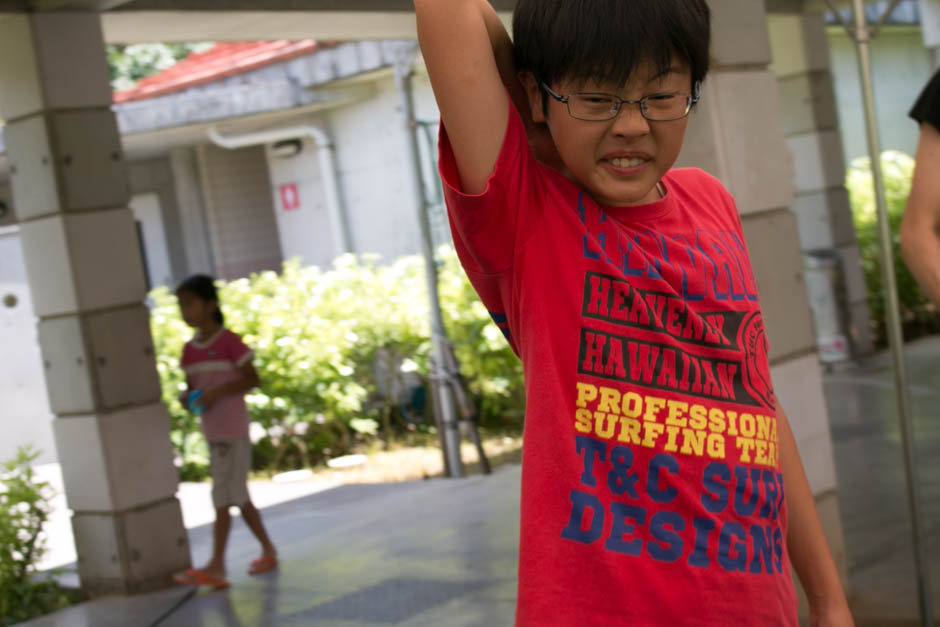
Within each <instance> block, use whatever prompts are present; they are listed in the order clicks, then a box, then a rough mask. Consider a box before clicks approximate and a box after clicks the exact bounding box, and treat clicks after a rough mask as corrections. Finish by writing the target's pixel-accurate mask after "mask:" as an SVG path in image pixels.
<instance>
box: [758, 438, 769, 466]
mask: <svg viewBox="0 0 940 627" xmlns="http://www.w3.org/2000/svg"><path fill="white" fill-rule="evenodd" d="M756 449H757V450H756V451H755V452H754V463H755V464H760V465H761V466H769V465H770V464H769V463H768V462H769V460H768V458H767V442H764V441H763V440H757V442H756Z"/></svg>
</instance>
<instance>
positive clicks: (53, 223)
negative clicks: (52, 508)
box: [0, 13, 189, 595]
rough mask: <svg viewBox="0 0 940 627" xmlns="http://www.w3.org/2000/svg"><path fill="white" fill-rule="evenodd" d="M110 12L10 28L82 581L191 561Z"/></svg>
mask: <svg viewBox="0 0 940 627" xmlns="http://www.w3.org/2000/svg"><path fill="white" fill-rule="evenodd" d="M110 103H111V90H110V86H109V80H108V69H107V65H106V63H105V58H104V42H103V39H102V34H101V26H100V21H99V16H98V15H97V14H94V13H35V14H29V15H27V14H19V15H13V16H10V17H7V18H6V19H4V20H0V115H2V116H3V118H4V119H5V120H6V121H7V125H6V129H5V133H6V143H7V150H8V153H9V163H10V174H11V176H10V181H11V186H12V190H13V198H14V200H15V202H16V208H17V217H18V220H19V223H20V234H21V237H22V245H23V253H24V258H25V261H26V269H27V273H28V276H29V283H30V288H31V291H32V295H33V303H34V308H35V312H36V315H37V316H38V317H39V342H40V347H41V350H42V357H43V365H44V368H45V376H46V383H47V388H48V392H49V403H50V406H51V408H52V411H53V413H54V414H55V415H56V418H55V420H54V422H53V430H54V432H55V439H56V446H57V449H58V456H59V461H60V462H61V464H62V474H63V476H64V478H65V489H66V497H67V499H68V504H69V507H70V508H71V509H72V510H73V516H72V527H73V531H74V534H75V543H76V550H77V554H78V570H79V576H80V577H81V581H82V586H83V588H84V589H85V591H86V592H87V593H89V594H91V595H99V594H104V593H133V592H140V591H144V590H148V589H153V588H157V587H161V586H164V585H166V584H168V583H169V581H170V575H171V574H172V573H173V572H175V571H177V570H179V569H181V568H185V567H186V566H188V565H189V547H188V541H187V535H186V530H185V528H184V527H183V521H182V516H181V512H180V506H179V502H178V501H177V500H176V497H175V492H176V487H177V473H176V470H175V468H174V467H173V459H172V456H173V453H172V448H171V446H170V441H169V433H168V431H169V419H168V416H167V411H166V408H165V407H164V405H163V403H162V402H161V401H160V383H159V379H158V377H157V372H156V367H155V362H154V355H153V342H152V339H151V336H150V326H149V312H148V310H147V308H146V307H145V306H144V305H143V303H142V301H143V299H144V297H145V287H144V285H145V283H144V275H143V267H142V262H141V253H140V249H139V246H138V241H137V235H136V233H135V229H134V221H133V218H132V215H131V212H130V211H129V210H128V209H127V208H126V207H127V200H128V185H127V180H126V169H125V165H124V161H123V157H122V153H121V144H120V138H119V136H118V131H117V125H116V123H115V119H114V115H113V113H112V112H111V110H110V108H109V107H110Z"/></svg>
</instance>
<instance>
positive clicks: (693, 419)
mask: <svg viewBox="0 0 940 627" xmlns="http://www.w3.org/2000/svg"><path fill="white" fill-rule="evenodd" d="M689 426H690V427H692V428H693V429H704V428H705V427H706V426H708V410H707V409H705V406H704V405H692V407H690V408H689Z"/></svg>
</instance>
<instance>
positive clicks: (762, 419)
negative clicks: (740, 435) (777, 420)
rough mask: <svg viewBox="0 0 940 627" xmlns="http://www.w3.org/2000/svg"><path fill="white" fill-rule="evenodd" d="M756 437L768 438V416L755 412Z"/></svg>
mask: <svg viewBox="0 0 940 627" xmlns="http://www.w3.org/2000/svg"><path fill="white" fill-rule="evenodd" d="M756 418H757V439H759V440H770V439H771V438H770V421H771V418H770V416H764V415H761V414H757V416H756Z"/></svg>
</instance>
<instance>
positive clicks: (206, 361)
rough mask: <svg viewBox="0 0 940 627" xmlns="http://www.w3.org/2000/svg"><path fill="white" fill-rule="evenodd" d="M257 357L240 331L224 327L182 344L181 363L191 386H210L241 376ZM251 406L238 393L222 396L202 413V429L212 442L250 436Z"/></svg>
mask: <svg viewBox="0 0 940 627" xmlns="http://www.w3.org/2000/svg"><path fill="white" fill-rule="evenodd" d="M252 357H254V353H253V352H252V350H251V349H250V348H248V347H247V346H245V343H244V342H242V339H241V338H240V337H238V335H237V334H235V333H232V332H231V331H229V330H228V329H225V328H222V329H219V330H218V332H217V333H216V334H215V335H213V336H212V337H210V338H209V339H207V340H205V341H200V340H199V339H197V338H195V337H194V338H193V339H191V340H190V341H188V342H187V343H186V346H185V347H184V348H183V358H182V359H181V360H180V366H181V367H182V368H183V372H185V373H186V381H187V382H188V383H189V388H190V389H191V390H203V391H205V390H209V389H212V388H214V387H218V386H220V385H225V384H227V383H231V382H233V381H238V380H239V379H241V378H242V376H243V375H242V372H241V368H242V366H244V365H245V364H247V363H249V362H250V361H251V359H252ZM249 422H250V419H249V416H248V408H247V407H246V406H245V398H244V397H243V396H242V395H240V394H238V395H235V396H226V397H224V398H220V399H219V400H217V401H216V402H215V404H214V405H213V406H212V407H210V408H209V409H207V410H206V411H204V412H203V413H202V432H203V434H205V436H206V440H208V441H209V442H215V441H218V440H228V439H235V438H246V437H248V423H249Z"/></svg>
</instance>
